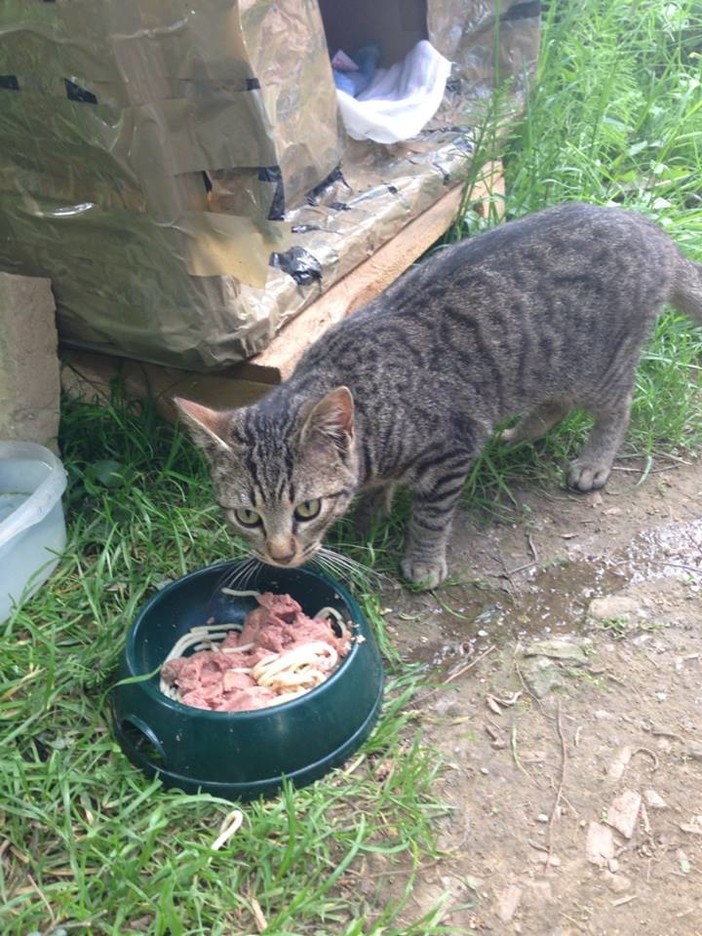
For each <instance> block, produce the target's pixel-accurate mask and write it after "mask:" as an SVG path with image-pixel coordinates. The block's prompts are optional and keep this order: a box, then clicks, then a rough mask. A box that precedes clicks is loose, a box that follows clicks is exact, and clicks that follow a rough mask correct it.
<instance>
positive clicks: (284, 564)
mask: <svg viewBox="0 0 702 936" xmlns="http://www.w3.org/2000/svg"><path fill="white" fill-rule="evenodd" d="M318 549H319V547H318V546H317V545H316V544H315V545H312V546H308V547H307V548H305V549H302V550H300V551H299V552H295V553H291V554H290V555H289V556H275V557H274V556H270V555H268V554H267V553H260V552H258V551H256V552H255V556H256V558H257V559H259V560H260V561H261V562H263V563H264V564H265V565H269V566H274V567H275V568H277V569H296V568H297V567H298V566H301V565H304V564H305V563H306V562H309V561H310V559H312V557H313V556H314V555H315V554H316V552H317V550H318Z"/></svg>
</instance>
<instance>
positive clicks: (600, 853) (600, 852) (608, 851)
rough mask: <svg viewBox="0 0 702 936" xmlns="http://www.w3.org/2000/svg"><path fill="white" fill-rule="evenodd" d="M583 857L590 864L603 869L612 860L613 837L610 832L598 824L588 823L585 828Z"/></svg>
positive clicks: (606, 827)
mask: <svg viewBox="0 0 702 936" xmlns="http://www.w3.org/2000/svg"><path fill="white" fill-rule="evenodd" d="M585 855H586V857H587V860H588V861H589V862H590V863H591V864H595V865H598V866H599V867H600V868H604V867H605V865H606V864H607V862H608V861H609V859H610V858H614V836H613V834H612V830H611V829H610V828H609V827H608V826H605V825H602V824H601V823H599V822H590V823H589V824H588V827H587V839H586V841H585Z"/></svg>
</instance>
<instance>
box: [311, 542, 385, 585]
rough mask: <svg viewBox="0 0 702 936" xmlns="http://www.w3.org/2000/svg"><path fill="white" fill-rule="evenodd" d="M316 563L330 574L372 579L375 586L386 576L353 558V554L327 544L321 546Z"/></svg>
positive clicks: (343, 577) (364, 579)
mask: <svg viewBox="0 0 702 936" xmlns="http://www.w3.org/2000/svg"><path fill="white" fill-rule="evenodd" d="M314 563H315V564H317V565H318V566H319V567H320V568H321V569H322V571H324V572H327V573H328V574H329V575H332V576H337V577H339V578H342V579H347V580H353V579H357V580H360V581H361V582H364V583H367V582H369V581H372V582H373V584H374V585H375V586H379V585H380V584H381V583H382V582H383V580H384V578H385V576H383V575H382V574H381V573H380V572H376V570H375V569H371V568H369V567H368V566H366V565H363V563H361V562H358V561H357V560H356V559H353V558H351V556H346V555H344V554H343V553H339V552H336V551H335V550H333V549H329V548H328V547H326V546H322V547H320V549H319V551H318V552H317V555H316V556H315V558H314Z"/></svg>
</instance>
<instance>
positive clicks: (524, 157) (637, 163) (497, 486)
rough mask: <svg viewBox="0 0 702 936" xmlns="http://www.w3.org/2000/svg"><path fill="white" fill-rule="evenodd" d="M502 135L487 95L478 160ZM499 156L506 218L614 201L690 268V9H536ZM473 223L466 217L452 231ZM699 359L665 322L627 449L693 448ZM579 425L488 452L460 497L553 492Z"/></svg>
mask: <svg viewBox="0 0 702 936" xmlns="http://www.w3.org/2000/svg"><path fill="white" fill-rule="evenodd" d="M504 132H505V129H504V127H502V126H501V120H500V115H499V96H498V97H496V99H495V102H494V104H493V106H492V108H491V113H490V114H489V117H488V119H487V121H486V123H485V124H484V125H483V126H482V127H481V128H480V132H479V134H478V137H479V140H480V153H479V156H480V157H489V156H490V146H491V144H492V143H493V142H494V141H495V140H496V138H497V136H498V135H499V133H504ZM503 156H504V167H505V179H506V190H507V196H506V201H505V205H504V209H505V214H506V217H507V218H508V219H510V218H516V217H519V216H521V215H524V214H526V213H528V212H531V211H537V210H539V209H541V208H545V207H547V206H549V205H554V204H558V203H560V202H563V201H572V200H578V201H588V202H594V203H596V204H617V205H621V206H623V207H627V208H631V209H634V210H637V211H640V212H642V213H643V214H645V215H647V216H648V217H650V218H651V219H652V220H654V221H655V222H656V223H658V224H659V225H661V226H662V227H663V228H664V229H665V230H667V231H668V233H669V234H670V235H671V236H672V237H673V238H674V239H675V240H676V241H677V243H678V244H679V245H680V246H681V248H682V249H683V250H684V251H685V252H686V253H687V254H688V255H689V256H690V257H692V258H693V259H697V260H699V261H702V186H700V178H701V174H700V173H701V170H702V4H700V3H699V0H677V2H671V3H663V2H653V0H648V2H624V0H615V2H606V0H602V2H599V0H575V2H572V3H558V2H553V3H548V4H545V10H544V18H543V30H542V44H541V54H540V57H539V63H538V68H537V71H536V74H535V75H534V76H533V79H532V81H531V89H530V93H529V94H528V95H527V98H526V106H525V111H524V118H523V119H522V120H521V121H520V122H519V123H518V124H516V125H511V126H510V127H509V128H508V129H507V131H506V146H505V147H504V150H503ZM477 162H478V163H479V162H480V158H479V159H478V161H477ZM488 223H489V224H493V223H495V219H494V218H490V219H489V220H488ZM485 224H486V221H485V219H483V218H481V217H480V216H479V215H478V214H477V213H475V212H468V213H467V214H466V216H465V217H464V219H463V223H462V224H461V225H459V226H458V229H457V230H456V231H454V232H453V236H454V237H455V236H465V235H466V234H471V233H473V232H474V231H477V230H480V229H482V228H483V227H484V226H485ZM701 362H702V330H701V329H700V328H699V327H694V326H693V325H692V323H691V322H690V321H689V320H687V319H684V318H682V317H681V316H679V315H677V314H676V313H674V312H672V311H670V312H669V313H668V314H666V315H664V316H663V317H662V319H661V320H660V322H659V325H658V327H657V329H656V332H655V335H654V337H653V339H652V341H651V342H650V343H649V345H648V346H647V348H646V349H645V351H644V355H643V358H642V362H641V365H640V367H639V370H638V376H637V383H636V396H635V400H634V405H633V410H632V421H631V426H630V429H629V432H628V435H627V441H626V443H625V448H624V451H625V453H626V454H628V455H633V454H638V455H640V456H642V457H644V458H646V459H650V458H651V457H653V456H655V455H656V454H657V453H668V454H677V453H679V451H680V450H683V449H685V450H688V451H690V450H692V451H696V450H697V449H698V448H699V446H700V444H701V442H702V406H701V405H700V364H701ZM588 425H589V421H588V420H587V418H585V417H584V416H583V414H574V415H573V416H571V417H570V418H569V419H567V420H566V421H565V422H564V423H563V424H562V425H561V426H560V427H559V428H557V429H556V430H554V431H552V432H551V433H550V435H549V437H548V438H547V439H546V440H542V441H539V442H538V443H537V444H536V445H535V446H530V445H525V446H523V447H521V448H519V449H517V450H516V451H511V450H506V449H504V448H500V447H499V446H497V445H492V446H490V447H489V448H488V450H487V451H486V452H485V454H484V456H483V457H482V458H481V459H480V462H479V464H477V465H476V467H475V470H474V471H473V473H472V475H471V478H470V479H469V483H468V486H467V489H466V502H467V503H470V504H477V505H480V506H482V507H485V506H487V507H489V508H490V509H495V503H496V502H497V501H500V500H502V501H504V500H505V495H507V500H508V499H509V496H508V493H509V487H510V485H511V484H512V483H513V482H515V481H517V480H518V479H520V480H523V479H525V478H527V477H532V478H540V479H547V480H548V483H549V484H552V483H553V482H554V481H556V480H557V479H558V478H559V477H560V476H561V471H562V466H563V464H564V463H565V462H566V461H567V460H568V459H569V458H571V457H572V456H573V454H574V453H575V452H576V451H577V449H578V448H579V447H580V445H581V444H582V440H583V438H584V435H585V433H586V431H587V428H588Z"/></svg>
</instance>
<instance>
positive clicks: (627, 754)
mask: <svg viewBox="0 0 702 936" xmlns="http://www.w3.org/2000/svg"><path fill="white" fill-rule="evenodd" d="M632 754H633V751H632V749H631V747H629V745H626V746H625V747H623V748H620V750H619V752H618V754H617V756H616V758H615V759H614V760H613V761H612V763H611V764H610V766H609V770H608V771H607V776H608V777H609V779H610V780H621V778H622V777H623V776H624V771H625V770H626V768H627V766H628V764H629V761H630V760H631V756H632Z"/></svg>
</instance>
